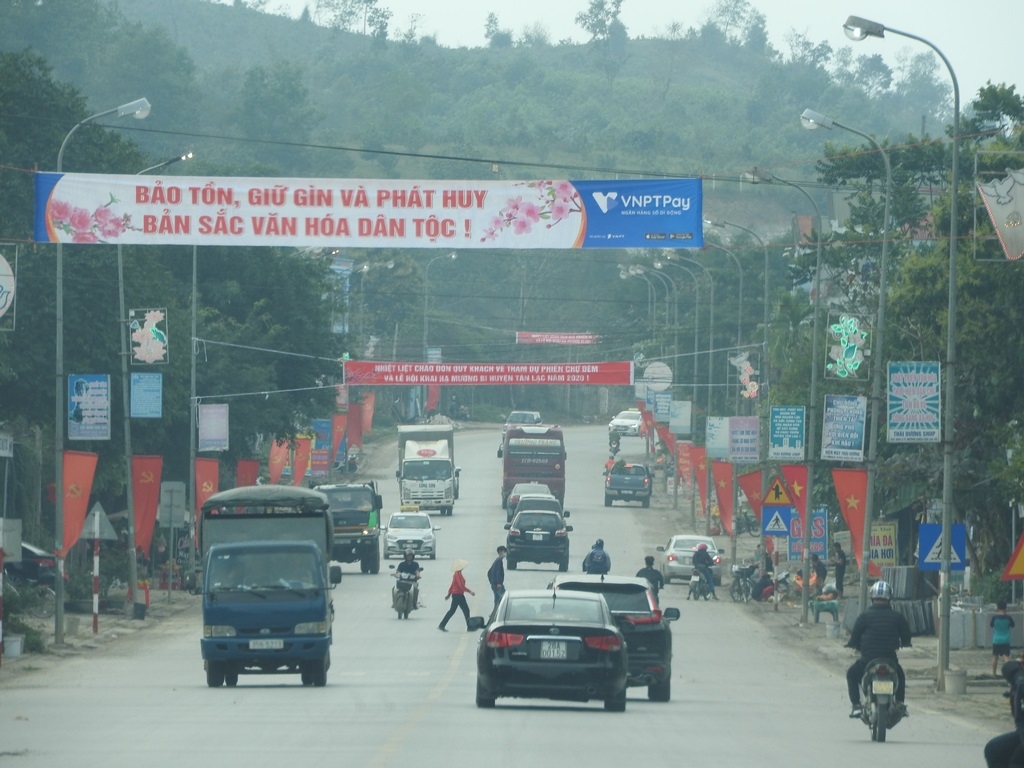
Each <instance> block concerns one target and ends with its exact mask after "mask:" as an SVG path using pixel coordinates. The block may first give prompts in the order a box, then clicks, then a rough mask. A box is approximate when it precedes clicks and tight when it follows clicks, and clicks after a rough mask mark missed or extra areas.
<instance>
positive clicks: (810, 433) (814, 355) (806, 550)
mask: <svg viewBox="0 0 1024 768" xmlns="http://www.w3.org/2000/svg"><path fill="white" fill-rule="evenodd" d="M745 176H746V178H748V179H750V181H751V182H752V183H754V184H759V183H763V182H774V181H777V182H779V183H780V184H785V185H786V186H787V187H792V188H793V189H795V190H797V191H798V192H799V193H800V194H802V195H803V196H804V197H805V198H807V202H809V203H810V204H811V207H812V208H814V215H815V216H816V217H817V221H818V225H817V227H815V230H816V232H817V235H818V236H817V237H816V238H815V240H817V255H816V257H815V260H814V288H813V291H814V298H813V307H814V309H813V311H814V321H813V323H812V325H813V330H812V331H811V339H812V341H811V344H812V348H811V397H810V399H811V402H810V406H809V408H808V414H807V415H808V429H807V489H806V492H807V515H806V516H807V518H808V519H807V520H806V521H805V525H804V541H803V556H802V558H801V563H802V567H803V571H804V573H805V574H809V573H810V549H811V526H810V516H811V504H813V503H814V463H815V462H816V461H817V452H818V426H817V425H818V378H819V376H818V370H819V367H820V366H821V362H820V360H819V358H818V355H819V354H821V345H822V342H821V235H822V229H823V226H824V222H823V220H822V218H821V208H820V207H819V206H818V204H817V203H816V202H815V200H814V198H813V197H811V195H810V193H809V192H808V191H807V190H806V189H804V188H803V187H801V186H800V185H799V184H795V183H794V182H792V181H787V180H786V179H782V178H779V177H778V176H776V175H775V174H773V173H766V172H765V171H762V170H760V169H758V168H755V169H754V170H753V171H751V172H750V173H749V174H745ZM807 582H808V583H810V577H809V576H808V578H807ZM809 591H810V590H807V589H804V590H801V592H802V598H801V609H800V623H801V624H807V615H808V606H809V602H808V592H809ZM777 608H778V603H776V609H777Z"/></svg>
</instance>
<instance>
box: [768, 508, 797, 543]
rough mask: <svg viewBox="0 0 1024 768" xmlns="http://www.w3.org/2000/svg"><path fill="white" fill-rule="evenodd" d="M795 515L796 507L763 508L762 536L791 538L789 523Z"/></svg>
mask: <svg viewBox="0 0 1024 768" xmlns="http://www.w3.org/2000/svg"><path fill="white" fill-rule="evenodd" d="M795 513H796V508H795V507H769V506H764V507H762V508H761V535H762V536H789V521H790V519H791V518H792V517H793V515H794V514H795Z"/></svg>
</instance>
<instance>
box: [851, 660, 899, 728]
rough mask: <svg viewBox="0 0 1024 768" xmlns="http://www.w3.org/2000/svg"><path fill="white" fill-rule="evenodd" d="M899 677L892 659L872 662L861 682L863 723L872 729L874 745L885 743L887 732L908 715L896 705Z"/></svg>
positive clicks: (865, 670) (869, 663) (861, 717)
mask: <svg viewBox="0 0 1024 768" xmlns="http://www.w3.org/2000/svg"><path fill="white" fill-rule="evenodd" d="M898 684H899V677H898V675H897V672H896V663H895V662H894V661H893V660H892V659H872V660H871V661H869V662H868V664H867V666H866V667H865V668H864V676H863V677H862V678H861V680H860V706H861V716H860V719H861V720H863V721H864V724H865V725H866V726H867V727H868V728H870V729H871V740H872V741H885V732H886V731H887V730H889V729H890V728H892V727H893V726H895V725H896V724H897V723H898V722H899V721H900V720H902V719H903V717H904V715H906V707H904V706H903V705H902V704H898V703H897V702H896V686H897V685H898Z"/></svg>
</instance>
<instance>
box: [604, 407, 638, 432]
mask: <svg viewBox="0 0 1024 768" xmlns="http://www.w3.org/2000/svg"><path fill="white" fill-rule="evenodd" d="M643 418H644V417H643V414H642V413H640V411H638V410H636V409H635V408H631V409H629V410H628V411H622V412H620V413H619V415H618V416H616V417H615V418H614V419H612V420H611V421H610V422H608V432H609V433H612V432H617V433H619V434H620V435H626V436H629V437H636V436H638V435H639V434H640V424H641V423H642V422H643Z"/></svg>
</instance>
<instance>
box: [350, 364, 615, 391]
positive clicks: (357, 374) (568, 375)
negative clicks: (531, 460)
mask: <svg viewBox="0 0 1024 768" xmlns="http://www.w3.org/2000/svg"><path fill="white" fill-rule="evenodd" d="M345 383H346V384H350V385H357V386H386V385H389V384H393V385H396V386H419V385H423V384H440V385H443V386H458V385H477V386H479V385H488V384H612V385H614V384H625V385H632V384H633V363H632V361H628V360H627V361H622V362H602V363H402V362H385V361H380V362H376V361H371V360H358V361H349V362H346V363H345Z"/></svg>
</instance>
